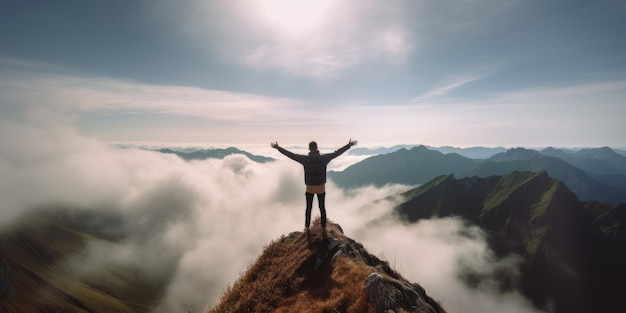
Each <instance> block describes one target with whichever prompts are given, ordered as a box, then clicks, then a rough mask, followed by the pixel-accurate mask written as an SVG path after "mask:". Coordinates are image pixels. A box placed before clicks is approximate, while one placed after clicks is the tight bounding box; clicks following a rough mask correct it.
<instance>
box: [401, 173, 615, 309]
mask: <svg viewBox="0 0 626 313" xmlns="http://www.w3.org/2000/svg"><path fill="white" fill-rule="evenodd" d="M404 196H405V198H406V201H405V202H404V203H402V204H401V205H399V206H398V207H397V208H396V210H397V212H398V213H399V214H400V215H402V216H404V217H405V218H406V219H407V220H408V221H410V222H415V221H417V220H420V219H427V218H431V217H434V216H440V217H444V216H460V217H462V218H464V219H465V220H468V221H470V222H471V223H473V224H476V225H478V226H480V227H481V228H482V229H484V230H485V231H487V233H488V234H489V235H490V237H489V242H490V245H491V247H492V248H493V249H494V250H495V251H496V252H497V253H498V254H499V255H501V256H504V255H508V254H511V253H513V254H517V255H520V256H522V257H523V259H524V262H523V264H522V267H521V272H522V276H521V281H520V286H519V287H520V288H521V290H522V291H523V293H524V294H525V295H526V296H528V297H529V298H530V299H532V300H533V302H534V303H535V305H537V306H538V307H540V308H550V307H553V309H554V310H555V312H589V311H594V312H602V311H604V312H618V311H623V309H626V305H624V304H623V303H622V302H621V301H619V297H616V296H615V293H616V292H615V287H616V286H618V285H619V284H620V283H621V282H622V281H623V280H624V279H626V275H625V274H626V273H625V271H624V265H623V264H626V263H624V262H625V261H626V242H624V229H623V226H622V225H624V224H623V223H624V216H623V215H624V207H623V206H620V205H613V206H612V205H608V204H600V203H597V202H593V203H595V205H592V204H593V203H592V202H589V203H588V202H580V201H579V200H578V199H577V197H576V195H575V194H574V193H573V192H572V191H571V190H570V189H569V188H568V187H567V186H566V185H565V184H564V183H562V182H561V181H559V180H556V179H554V178H551V177H550V176H548V174H547V173H546V172H545V171H544V172H540V173H535V172H513V173H510V174H507V175H503V176H491V177H485V178H479V177H467V178H462V179H455V178H454V177H453V176H452V175H446V176H441V177H437V178H436V179H434V180H432V181H430V182H428V183H426V184H424V185H422V186H420V187H418V188H415V189H412V190H410V191H408V192H406V193H405V194H404ZM616 309H618V310H616Z"/></svg>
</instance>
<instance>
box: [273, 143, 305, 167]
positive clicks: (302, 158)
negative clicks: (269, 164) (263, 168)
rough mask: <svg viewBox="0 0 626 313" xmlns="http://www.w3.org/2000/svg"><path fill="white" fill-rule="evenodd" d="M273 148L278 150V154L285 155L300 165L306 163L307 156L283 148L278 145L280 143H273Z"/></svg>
mask: <svg viewBox="0 0 626 313" xmlns="http://www.w3.org/2000/svg"><path fill="white" fill-rule="evenodd" d="M271 146H272V148H274V149H276V150H278V152H280V153H282V154H284V155H285V156H287V157H288V158H290V159H292V160H294V161H296V162H298V163H304V161H305V159H306V156H305V155H301V154H295V153H293V152H291V151H289V150H287V149H285V148H283V147H281V146H279V145H278V142H272V143H271Z"/></svg>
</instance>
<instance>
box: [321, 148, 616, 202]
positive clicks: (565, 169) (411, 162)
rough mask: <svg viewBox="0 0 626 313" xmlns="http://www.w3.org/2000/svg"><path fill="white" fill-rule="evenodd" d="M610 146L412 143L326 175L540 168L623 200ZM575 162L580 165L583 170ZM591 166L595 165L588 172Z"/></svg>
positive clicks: (413, 177) (343, 178)
mask: <svg viewBox="0 0 626 313" xmlns="http://www.w3.org/2000/svg"><path fill="white" fill-rule="evenodd" d="M611 151H613V150H611V149H610V148H599V149H586V150H580V151H578V152H577V153H576V154H574V156H572V157H571V158H572V159H573V160H575V161H576V162H578V163H576V162H574V161H573V160H569V159H563V158H560V157H555V156H561V155H565V154H567V155H568V156H569V155H570V154H571V152H565V151H560V150H557V149H545V150H543V151H542V153H540V152H538V151H535V150H530V149H524V148H514V149H510V150H508V151H506V152H501V153H498V154H496V155H494V156H492V157H490V158H488V159H486V160H478V159H470V158H467V157H464V156H461V155H459V154H457V153H448V154H443V153H441V152H439V151H435V150H431V149H428V148H427V147H425V146H418V147H414V148H412V149H411V150H406V149H404V148H402V149H400V150H398V151H396V152H392V153H388V154H381V155H376V156H373V157H370V158H367V159H365V160H363V161H361V162H359V163H357V164H354V165H352V166H349V167H348V168H346V169H345V170H343V171H342V172H330V173H329V177H330V178H331V179H332V180H333V181H334V182H335V183H336V184H337V185H339V186H341V187H346V188H354V187H359V186H364V185H368V184H371V185H375V186H382V185H385V184H391V183H399V184H408V185H418V184H423V183H425V182H427V181H429V180H431V179H433V178H435V177H437V176H439V175H445V174H454V175H455V176H456V177H468V176H478V177H487V176H492V175H503V174H507V173H510V172H513V171H533V172H541V171H546V172H547V173H548V174H549V175H550V176H552V177H554V178H557V179H559V180H562V181H563V182H564V183H565V184H566V185H567V186H568V187H569V188H570V189H571V190H572V191H574V192H575V193H576V195H577V196H578V197H579V198H580V199H581V200H597V201H603V202H610V203H618V202H626V188H625V187H624V186H626V175H623V174H622V169H623V168H626V157H623V156H621V155H619V154H617V153H615V152H613V153H611ZM576 164H584V165H586V166H585V167H584V168H585V169H586V170H584V169H581V168H578V167H577V166H576ZM608 168H613V169H614V170H615V172H613V175H603V174H599V173H600V172H599V171H600V170H599V169H602V170H603V171H604V172H602V173H607V171H608V170H607V169H608ZM593 169H598V170H595V172H591V171H592V170H593ZM587 171H589V172H587Z"/></svg>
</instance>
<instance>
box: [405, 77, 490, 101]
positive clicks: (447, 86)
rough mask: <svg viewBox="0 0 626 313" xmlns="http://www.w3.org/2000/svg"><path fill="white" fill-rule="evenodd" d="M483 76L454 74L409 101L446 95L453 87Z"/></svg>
mask: <svg viewBox="0 0 626 313" xmlns="http://www.w3.org/2000/svg"><path fill="white" fill-rule="evenodd" d="M482 78H483V77H479V76H456V77H452V78H450V79H448V82H446V83H444V84H443V85H441V86H438V87H436V88H434V89H432V90H429V91H426V92H425V93H423V94H421V95H419V96H417V97H415V98H413V99H412V100H411V101H410V102H411V103H421V102H423V101H426V100H431V99H434V98H438V97H442V96H446V95H448V94H450V93H451V92H453V91H454V90H455V89H457V88H460V87H463V86H465V85H467V84H470V83H472V82H474V81H477V80H479V79H482Z"/></svg>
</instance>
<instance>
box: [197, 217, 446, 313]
mask: <svg viewBox="0 0 626 313" xmlns="http://www.w3.org/2000/svg"><path fill="white" fill-rule="evenodd" d="M372 290H373V291H372ZM387 310H393V311H394V312H433V313H434V312H444V311H443V309H442V308H441V307H440V306H439V304H437V302H435V301H434V300H433V299H431V298H430V297H429V296H427V295H426V292H425V290H424V289H423V288H422V287H421V286H419V285H418V284H412V283H409V282H408V281H406V280H405V279H404V278H402V277H401V276H400V275H399V274H398V273H397V272H395V271H394V270H392V269H391V268H390V267H389V264H388V263H387V262H386V261H382V260H380V259H378V258H377V257H375V256H373V255H371V254H369V253H368V252H367V251H366V250H365V249H364V248H363V246H362V245H361V244H359V243H357V242H355V241H354V240H352V239H350V238H348V237H346V236H345V235H344V234H343V231H342V230H341V227H340V226H339V225H337V224H333V223H329V225H328V227H327V231H326V232H325V231H323V230H322V228H321V226H320V224H319V220H316V221H314V223H313V226H312V227H311V231H310V233H309V234H306V233H303V232H293V233H291V234H289V235H288V236H283V237H281V238H280V239H279V240H277V241H274V242H272V243H270V244H269V245H268V246H267V247H266V248H265V250H264V251H263V253H262V254H261V255H260V256H259V258H258V259H257V260H256V261H255V262H254V263H253V264H251V266H250V267H249V268H248V270H247V271H246V272H245V273H243V274H242V275H241V277H240V278H239V280H237V282H235V284H234V285H233V286H232V287H230V288H229V289H228V290H227V291H226V292H225V293H224V295H223V296H222V298H221V300H220V302H219V303H218V304H217V305H216V306H215V307H214V308H213V309H211V310H210V311H209V313H218V312H220V313H221V312H348V313H351V312H359V313H367V312H371V313H374V312H376V313H378V312H388V311H387Z"/></svg>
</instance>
